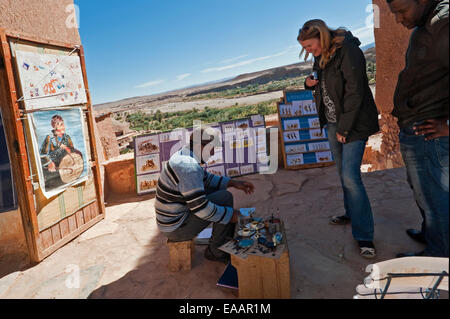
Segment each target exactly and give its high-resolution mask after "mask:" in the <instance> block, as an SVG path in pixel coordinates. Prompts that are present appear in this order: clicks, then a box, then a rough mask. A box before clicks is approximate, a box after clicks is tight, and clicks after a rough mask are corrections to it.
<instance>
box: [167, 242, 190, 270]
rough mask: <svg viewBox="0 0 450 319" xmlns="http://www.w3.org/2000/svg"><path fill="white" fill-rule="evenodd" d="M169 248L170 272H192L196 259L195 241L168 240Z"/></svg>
mask: <svg viewBox="0 0 450 319" xmlns="http://www.w3.org/2000/svg"><path fill="white" fill-rule="evenodd" d="M167 246H169V270H170V271H174V272H175V271H180V270H191V267H192V260H193V257H194V246H195V245H194V241H193V240H188V241H180V242H174V241H170V240H167Z"/></svg>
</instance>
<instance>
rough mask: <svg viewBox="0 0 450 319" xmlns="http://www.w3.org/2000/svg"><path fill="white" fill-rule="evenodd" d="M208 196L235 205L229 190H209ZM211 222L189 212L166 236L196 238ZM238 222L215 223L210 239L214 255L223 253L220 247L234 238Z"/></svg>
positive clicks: (228, 204)
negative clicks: (210, 191) (179, 224)
mask: <svg viewBox="0 0 450 319" xmlns="http://www.w3.org/2000/svg"><path fill="white" fill-rule="evenodd" d="M206 198H207V199H208V200H210V201H211V202H213V203H214V204H216V205H220V206H228V207H233V195H232V194H231V193H230V192H229V191H225V190H220V191H217V192H213V193H209V194H208V192H207V195H206ZM209 224H211V222H209V221H206V220H204V219H201V218H198V217H197V216H195V215H194V214H189V216H188V217H187V218H186V220H185V221H184V223H183V224H182V225H181V226H180V227H178V228H177V229H176V230H175V231H173V232H171V233H167V234H166V236H167V238H168V239H169V240H171V241H176V242H179V241H187V240H191V239H193V238H195V236H197V235H198V234H199V233H200V232H201V231H202V230H203V229H205V228H207V227H208V226H209ZM235 226H236V224H234V223H228V224H227V225H225V224H218V223H214V224H213V230H212V236H211V239H210V240H209V248H210V250H211V252H212V253H213V254H214V255H220V254H223V252H222V251H221V250H219V249H218V248H219V247H220V246H222V245H223V244H225V242H226V241H227V240H230V239H232V238H233V235H234V229H235Z"/></svg>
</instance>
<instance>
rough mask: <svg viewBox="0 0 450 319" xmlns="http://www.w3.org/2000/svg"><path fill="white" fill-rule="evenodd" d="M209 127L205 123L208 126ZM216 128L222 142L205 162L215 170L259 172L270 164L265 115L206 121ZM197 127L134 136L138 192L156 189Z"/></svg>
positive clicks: (232, 174) (229, 174) (228, 173)
mask: <svg viewBox="0 0 450 319" xmlns="http://www.w3.org/2000/svg"><path fill="white" fill-rule="evenodd" d="M204 127H205V126H204ZM206 127H209V128H210V129H213V130H214V133H215V136H217V138H218V139H219V145H218V146H216V147H215V148H214V155H213V156H211V157H210V158H209V159H208V160H207V162H206V163H205V164H204V165H202V166H203V167H204V169H205V170H206V171H208V172H210V173H212V174H215V175H219V176H227V177H230V178H233V177H239V176H244V175H249V174H256V173H258V172H260V171H261V170H263V169H265V168H266V167H267V166H268V164H267V161H268V156H267V140H266V126H265V120H264V116H262V115H252V116H250V117H248V118H244V119H238V120H234V121H226V122H220V123H216V124H211V125H206ZM192 131H193V129H192V128H188V129H176V130H173V131H170V132H163V133H156V134H147V135H141V136H137V137H135V138H134V155H135V167H136V189H137V193H138V195H142V194H147V193H151V192H154V191H155V190H156V186H157V183H158V178H159V174H160V173H161V170H162V168H163V167H164V166H165V164H166V162H167V161H168V160H169V159H170V157H171V156H172V155H173V154H175V153H176V152H178V151H179V150H180V149H182V148H183V147H185V146H188V145H189V140H190V135H191V133H192Z"/></svg>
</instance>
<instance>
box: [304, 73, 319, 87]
mask: <svg viewBox="0 0 450 319" xmlns="http://www.w3.org/2000/svg"><path fill="white" fill-rule="evenodd" d="M318 83H319V81H318V80H314V77H313V76H312V75H310V76H308V77H307V78H306V85H307V86H309V87H314V86H316V85H317V84H318Z"/></svg>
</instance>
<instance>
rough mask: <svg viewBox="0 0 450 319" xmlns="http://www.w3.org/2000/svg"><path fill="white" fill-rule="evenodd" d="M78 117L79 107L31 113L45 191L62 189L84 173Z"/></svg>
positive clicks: (83, 148)
mask: <svg viewBox="0 0 450 319" xmlns="http://www.w3.org/2000/svg"><path fill="white" fill-rule="evenodd" d="M82 118H83V116H82V113H81V110H79V109H72V110H59V111H58V110H56V111H42V112H36V113H34V114H33V127H34V130H35V135H36V142H37V144H38V147H39V158H40V164H41V172H42V174H43V180H44V184H45V191H46V192H51V191H55V190H60V189H63V188H64V186H65V185H71V184H74V182H76V181H77V180H79V179H80V178H82V177H83V176H86V175H87V161H86V160H87V158H86V146H85V139H84V133H83V122H82ZM68 131H69V132H70V134H69V133H68ZM41 184H42V183H41ZM41 187H42V185H41Z"/></svg>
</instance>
